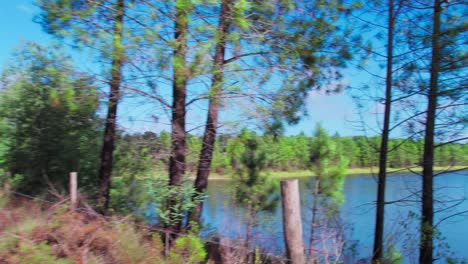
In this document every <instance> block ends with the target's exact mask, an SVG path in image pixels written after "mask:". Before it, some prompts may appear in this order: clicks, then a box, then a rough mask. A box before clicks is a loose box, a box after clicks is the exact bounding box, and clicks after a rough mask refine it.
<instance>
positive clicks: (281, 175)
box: [210, 166, 468, 180]
mask: <svg viewBox="0 0 468 264" xmlns="http://www.w3.org/2000/svg"><path fill="white" fill-rule="evenodd" d="M467 168H468V167H467V166H451V167H446V166H434V171H446V170H463V169H467ZM410 170H411V171H412V172H422V168H421V167H419V166H418V167H412V168H388V169H387V172H388V173H397V172H401V173H405V172H410ZM378 171H379V168H378V167H370V168H350V169H348V175H376V174H377V173H378ZM267 173H268V174H269V176H270V177H272V178H276V179H288V178H291V179H293V178H303V177H311V176H314V175H313V172H311V171H309V170H300V171H270V172H267ZM231 179H232V175H230V174H224V175H221V174H216V173H213V174H211V175H210V180H231Z"/></svg>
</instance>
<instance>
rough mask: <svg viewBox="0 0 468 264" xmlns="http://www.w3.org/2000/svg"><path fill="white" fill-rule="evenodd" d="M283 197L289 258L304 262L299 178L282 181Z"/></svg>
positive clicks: (285, 239) (296, 261)
mask: <svg viewBox="0 0 468 264" xmlns="http://www.w3.org/2000/svg"><path fill="white" fill-rule="evenodd" d="M281 199H282V205H283V233H284V241H285V244H286V255H287V258H288V259H289V262H290V263H292V264H304V263H305V257H304V243H303V241H302V221H301V201H300V197H299V182H298V180H288V181H281Z"/></svg>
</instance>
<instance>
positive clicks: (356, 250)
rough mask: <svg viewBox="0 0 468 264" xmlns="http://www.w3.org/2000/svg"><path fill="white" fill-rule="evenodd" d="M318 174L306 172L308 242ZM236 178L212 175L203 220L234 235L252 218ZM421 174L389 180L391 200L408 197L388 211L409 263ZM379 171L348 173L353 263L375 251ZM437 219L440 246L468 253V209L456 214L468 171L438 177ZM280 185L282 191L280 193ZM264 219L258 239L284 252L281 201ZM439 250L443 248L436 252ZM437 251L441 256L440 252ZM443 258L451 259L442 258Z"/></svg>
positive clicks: (347, 224)
mask: <svg viewBox="0 0 468 264" xmlns="http://www.w3.org/2000/svg"><path fill="white" fill-rule="evenodd" d="M313 181H314V180H313V177H308V178H301V179H299V183H300V192H301V206H302V217H303V230H304V242H305V243H306V244H308V242H307V241H309V234H310V222H311V206H312V195H311V194H312V188H311V186H313ZM231 186H232V181H216V180H213V181H210V183H209V187H208V190H207V193H208V197H207V199H206V202H205V206H204V210H203V221H204V223H205V224H207V225H208V226H210V227H211V230H214V231H217V232H218V233H220V234H222V235H223V236H227V237H229V238H231V239H232V240H235V239H239V240H242V239H243V238H244V237H245V231H246V224H245V217H244V215H245V213H244V209H243V208H242V207H240V206H238V205H236V204H234V203H233V202H232V198H231V197H232V196H231V191H230V189H231ZM420 186H421V177H420V176H418V175H415V174H410V173H402V174H390V175H389V177H388V180H387V190H386V201H396V200H402V201H400V202H397V203H392V204H388V205H387V206H386V207H385V208H386V216H385V231H386V236H387V238H390V239H391V241H392V243H393V244H394V245H395V247H396V249H397V250H398V251H399V252H400V253H401V254H402V255H403V256H404V263H417V252H418V240H419V238H418V228H419V221H418V218H417V214H419V211H420V203H418V202H417V201H418V199H419V198H418V195H419V194H420V192H419V190H420V188H421V187H420ZM376 188H377V184H376V177H374V176H370V175H358V176H348V178H347V179H346V183H345V186H344V196H345V200H346V201H345V203H344V205H343V206H342V207H341V211H340V215H341V226H343V227H344V230H345V231H344V236H345V240H346V241H348V246H350V245H351V244H352V245H353V246H352V250H348V251H347V253H346V254H345V259H346V262H347V263H355V261H356V260H358V259H368V258H369V257H370V256H371V254H372V243H373V233H374V232H373V229H374V224H375V223H374V221H375V220H374V218H375V204H374V203H375V202H374V201H375V200H376ZM434 189H435V190H436V192H435V196H434V197H435V199H437V200H438V201H439V202H438V203H437V204H436V205H435V212H438V213H437V214H436V217H435V223H438V222H439V221H440V220H442V219H445V220H444V221H442V222H441V223H440V224H439V225H438V230H439V231H440V239H439V240H438V241H439V242H437V245H438V248H440V250H437V252H439V251H440V252H444V253H445V254H448V252H451V253H450V254H451V255H452V256H454V257H457V258H465V259H468V250H466V249H467V243H468V214H467V213H466V212H465V214H464V215H463V216H454V217H450V216H451V215H454V214H456V213H460V212H463V211H467V210H468V201H466V200H465V198H466V197H467V194H468V171H466V170H465V171H460V172H454V173H448V174H443V175H441V176H438V177H436V179H435V188H434ZM279 193H280V190H279V187H278V189H277V193H275V194H272V195H279ZM257 222H258V225H257V226H256V227H254V228H253V242H252V243H253V244H254V245H257V246H261V247H262V248H263V249H264V250H266V251H267V252H270V253H272V254H277V255H280V254H284V241H283V234H282V216H281V204H278V206H277V207H276V209H275V210H274V211H273V212H268V213H266V212H265V213H260V214H259V216H258V217H257ZM436 254H437V253H436ZM436 254H435V256H436ZM438 263H445V261H439V262H438Z"/></svg>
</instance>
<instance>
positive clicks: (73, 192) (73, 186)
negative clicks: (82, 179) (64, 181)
mask: <svg viewBox="0 0 468 264" xmlns="http://www.w3.org/2000/svg"><path fill="white" fill-rule="evenodd" d="M77 189H78V183H77V173H76V172H70V211H72V212H73V211H75V210H76V203H77V192H78V191H77Z"/></svg>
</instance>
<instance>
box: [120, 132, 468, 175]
mask: <svg viewBox="0 0 468 264" xmlns="http://www.w3.org/2000/svg"><path fill="white" fill-rule="evenodd" d="M242 133H247V132H241V133H240V134H239V135H221V136H219V137H218V140H217V143H216V145H215V148H214V155H213V163H212V168H213V171H214V172H216V173H217V174H221V175H224V174H233V173H235V172H236V171H237V170H238V169H239V166H240V163H241V159H242V153H243V152H244V150H245V144H244V143H242ZM248 133H249V134H252V137H254V138H256V139H258V144H260V145H261V146H260V147H259V148H262V149H267V150H268V151H266V152H265V169H269V170H273V171H291V170H308V169H309V166H310V164H309V162H310V161H309V150H310V148H311V147H312V144H313V140H314V137H313V136H307V135H305V134H304V133H301V134H299V135H295V136H271V135H268V134H263V135H262V134H257V133H255V132H253V131H250V132H248ZM330 140H331V141H332V142H333V143H334V144H336V145H337V149H341V151H342V155H344V156H345V158H346V159H347V160H348V162H349V167H351V168H364V167H371V166H377V158H378V155H377V153H378V148H379V144H380V143H379V142H380V137H378V136H375V137H365V136H356V137H340V136H339V135H335V136H332V137H331V138H330ZM187 143H188V147H189V154H188V156H187V167H188V169H189V171H191V172H193V171H195V170H196V164H197V158H198V156H197V153H199V150H200V148H201V144H202V139H201V137H199V136H196V135H189V137H188V140H187ZM119 146H121V147H118V148H117V149H118V151H117V152H118V153H117V156H118V157H119V161H118V163H117V164H123V163H127V162H131V163H132V164H140V165H141V164H143V163H144V164H145V166H149V167H151V168H152V169H153V170H158V171H163V170H165V167H166V166H167V162H168V155H169V152H168V149H169V148H170V141H169V138H168V133H167V132H164V131H163V132H161V133H160V134H159V135H158V134H155V133H153V132H145V133H143V134H141V133H135V134H124V135H122V136H121V138H120V140H119ZM389 146H390V147H389V149H390V150H391V151H390V153H389V159H388V167H389V168H405V167H415V166H417V165H418V164H420V162H421V155H422V141H416V140H407V139H391V140H390V143H389ZM435 155H436V162H435V165H436V166H452V165H458V166H462V165H467V164H468V145H466V144H456V143H454V144H446V145H444V146H441V147H440V148H437V149H436V154H435ZM125 156H127V157H131V159H126V158H125ZM337 161H338V157H335V158H334V159H332V160H331V162H332V164H335V163H336V162H337ZM117 166H119V165H117ZM130 167H131V165H130V166H127V168H130ZM137 167H138V168H139V170H141V169H142V168H143V167H140V166H137ZM147 168H148V167H147Z"/></svg>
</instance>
